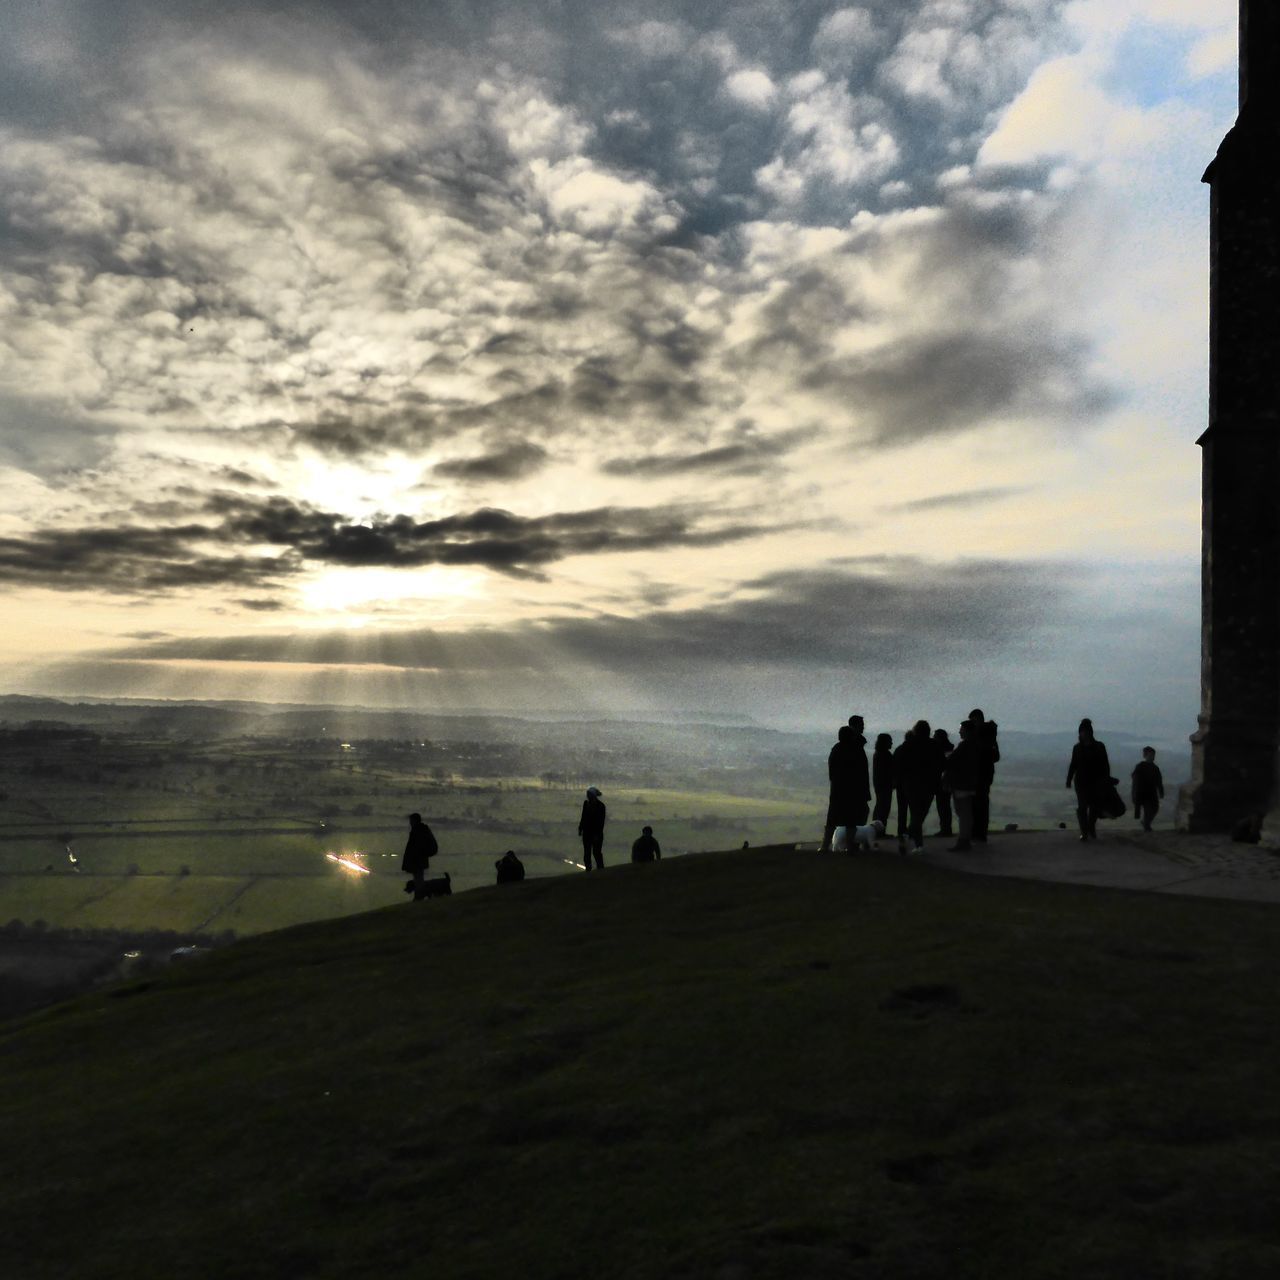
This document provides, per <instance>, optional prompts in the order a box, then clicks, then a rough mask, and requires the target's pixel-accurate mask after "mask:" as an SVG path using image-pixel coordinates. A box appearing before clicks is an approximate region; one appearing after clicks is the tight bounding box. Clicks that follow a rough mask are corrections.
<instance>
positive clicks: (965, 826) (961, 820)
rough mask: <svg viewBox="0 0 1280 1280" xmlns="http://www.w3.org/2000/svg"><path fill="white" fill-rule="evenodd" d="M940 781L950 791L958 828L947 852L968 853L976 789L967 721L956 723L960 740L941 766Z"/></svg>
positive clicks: (973, 749)
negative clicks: (958, 725)
mask: <svg viewBox="0 0 1280 1280" xmlns="http://www.w3.org/2000/svg"><path fill="white" fill-rule="evenodd" d="M942 783H943V786H945V787H946V788H947V789H948V790H949V791H950V792H951V800H952V802H953V803H954V805H955V809H956V826H957V828H958V831H957V833H956V842H955V844H953V845H950V846H949V847H948V849H947V852H948V853H968V852H969V850H971V849H972V848H973V843H972V841H973V797H974V793H975V792H976V791H977V789H978V753H977V749H976V747H975V746H974V742H973V725H972V724H971V723H970V722H969V721H968V720H966V721H965V722H964V723H963V724H962V725H961V726H960V741H959V742H958V743H957V744H956V746H955V748H954V750H953V751H952V752H951V754H950V755H949V756H948V757H947V759H946V763H945V764H944V766H943V774H942ZM939 794H941V792H939Z"/></svg>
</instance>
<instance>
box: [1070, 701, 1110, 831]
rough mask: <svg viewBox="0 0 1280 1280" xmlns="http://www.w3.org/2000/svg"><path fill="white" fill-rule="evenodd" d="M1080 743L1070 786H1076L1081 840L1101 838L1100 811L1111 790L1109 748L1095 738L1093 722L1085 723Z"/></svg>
mask: <svg viewBox="0 0 1280 1280" xmlns="http://www.w3.org/2000/svg"><path fill="white" fill-rule="evenodd" d="M1079 738H1080V740H1079V742H1077V743H1076V745H1075V746H1074V747H1072V748H1071V765H1070V767H1069V768H1068V769H1067V786H1071V785H1073V784H1074V785H1075V789H1076V821H1077V822H1078V823H1079V824H1080V839H1081V840H1096V839H1097V838H1098V810H1099V808H1100V806H1101V804H1102V802H1103V800H1104V799H1105V798H1106V795H1107V792H1108V791H1109V790H1110V788H1111V762H1110V761H1109V760H1108V759H1107V749H1106V747H1105V746H1103V744H1102V743H1101V742H1099V741H1098V740H1097V738H1095V737H1094V736H1093V721H1092V720H1081V721H1080V730H1079Z"/></svg>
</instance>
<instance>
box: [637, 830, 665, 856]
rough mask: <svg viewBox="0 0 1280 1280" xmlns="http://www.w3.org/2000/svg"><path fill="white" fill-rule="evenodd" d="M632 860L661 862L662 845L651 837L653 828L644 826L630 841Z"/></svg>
mask: <svg viewBox="0 0 1280 1280" xmlns="http://www.w3.org/2000/svg"><path fill="white" fill-rule="evenodd" d="M631 861H632V862H661V861H662V846H661V845H660V844H659V843H658V842H657V841H656V840H655V839H654V838H653V828H652V827H645V828H644V830H643V831H641V833H640V834H639V835H638V836H637V837H636V838H635V839H634V840H633V841H632V842H631Z"/></svg>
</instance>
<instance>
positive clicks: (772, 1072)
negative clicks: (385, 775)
mask: <svg viewBox="0 0 1280 1280" xmlns="http://www.w3.org/2000/svg"><path fill="white" fill-rule="evenodd" d="M1277 923H1280V917H1278V916H1277V915H1276V913H1275V911H1274V909H1273V908H1266V907H1258V906H1252V905H1249V904H1237V903H1227V902H1211V901H1201V900H1194V899H1182V898H1175V897H1155V896H1150V897H1143V896H1140V895H1135V894H1127V893H1118V892H1109V891H1101V890H1090V889H1080V888H1073V887H1066V886H1054V885H1044V884H1025V883H1019V882H1015V881H1002V880H995V879H987V878H984V877H976V876H975V877H967V876H963V875H958V874H948V873H945V872H940V871H937V870H935V869H931V868H928V867H925V866H921V865H919V864H917V863H911V862H906V861H903V860H899V859H894V858H892V857H888V856H885V857H879V856H877V857H869V858H865V859H861V860H852V859H845V858H838V857H829V856H828V857H825V858H824V857H821V856H819V855H816V854H807V853H797V852H794V851H788V850H784V849H760V850H751V851H747V852H735V853H732V854H710V855H704V856H701V857H691V858H685V859H680V860H676V861H670V862H665V863H662V864H659V865H657V866H651V867H630V866H624V867H618V868H616V869H613V868H611V869H609V870H607V871H606V872H605V873H604V874H602V875H592V876H578V877H573V878H567V879H559V880H543V881H531V882H526V883H525V884H523V885H516V886H504V887H503V888H501V889H497V888H494V889H486V890H479V891H477V892H475V893H470V894H466V895H462V896H459V897H455V898H453V899H451V900H448V899H446V900H443V901H434V902H429V903H422V904H407V903H406V904H402V905H399V906H396V907H393V908H389V909H385V910H381V911H376V912H372V913H369V914H366V915H362V916H357V917H351V918H347V919H343V920H337V921H328V922H325V923H322V924H314V925H305V926H302V927H299V928H295V929H291V930H288V931H285V932H281V933H275V934H269V935H263V936H260V937H257V938H253V939H250V940H248V941H245V942H241V943H238V944H236V945H235V946H233V947H230V948H228V949H226V950H225V951H220V952H217V953H215V954H213V955H211V956H209V957H207V958H203V959H200V960H196V961H192V962H189V963H187V964H185V965H175V966H174V967H173V968H172V969H171V970H168V971H166V972H165V973H163V974H162V975H160V976H159V977H158V978H155V979H152V980H149V981H144V982H137V983H134V984H132V985H126V986H123V987H120V988H117V989H115V990H113V991H110V992H105V993H100V994H97V995H94V996H91V997H86V998H84V999H82V1000H79V1001H76V1002H72V1003H69V1004H67V1005H63V1006H59V1007H57V1008H55V1009H52V1010H49V1011H47V1012H45V1013H43V1014H40V1015H37V1016H35V1017H32V1018H30V1019H28V1020H26V1021H25V1022H21V1023H18V1024H14V1025H11V1026H9V1027H8V1028H5V1029H4V1030H3V1031H2V1032H0V1133H3V1134H4V1135H5V1137H4V1145H5V1148H6V1153H7V1158H6V1161H5V1163H6V1170H7V1173H8V1174H9V1177H8V1179H7V1180H8V1182H9V1183H10V1190H9V1193H8V1194H7V1196H6V1197H5V1201H4V1204H3V1208H2V1209H0V1232H2V1234H0V1238H2V1239H3V1240H4V1255H5V1259H6V1261H5V1268H4V1270H5V1274H6V1275H7V1276H12V1277H15V1278H16V1280H41V1278H43V1277H55V1276H56V1277H65V1276H68V1275H75V1276H76V1277H78V1280H107V1278H115V1277H121V1278H123V1277H129V1278H130V1280H147V1278H149V1277H153V1276H154V1277H164V1276H171V1275H182V1276H184V1277H188V1278H191V1277H206V1276H207V1277H227V1276H236V1277H243V1278H251V1277H268V1276H270V1277H276V1276H284V1275H288V1276H292V1277H344V1278H345V1277H379V1278H380V1280H385V1278H386V1277H396V1276H418V1275H423V1276H427V1275H429V1276H433V1277H439V1276H450V1277H485V1278H489V1277H495V1276H506V1275H516V1276H521V1277H530V1278H538V1277H553V1276H554V1277H566V1276H577V1275H592V1276H596V1275H602V1276H609V1277H619V1278H622V1280H627V1278H629V1277H676V1278H679V1277H702V1276H710V1277H724V1278H725V1280H730V1278H732V1277H788V1280H792V1278H794V1277H804V1278H806V1280H807V1278H810V1277H818V1278H821V1277H827V1276H832V1277H835V1276H839V1277H877V1278H880V1277H888V1278H897V1277H902V1278H903V1280H907V1278H912V1280H929V1278H931V1277H948V1278H951V1277H979V1276H982V1277H1003V1276H1011V1277H1012V1276H1016V1277H1019V1278H1020V1280H1021V1278H1023V1277H1026V1278H1030V1280H1037V1278H1041V1277H1068V1276H1070V1277H1077V1276H1081V1275H1087V1276H1089V1277H1091V1278H1092V1280H1098V1278H1099V1277H1125V1280H1132V1278H1133V1277H1145V1276H1161V1277H1200V1276H1204V1277H1208V1276H1231V1277H1233V1280H1246V1278H1248V1277H1254V1276H1257V1277H1262V1276H1268V1277H1271V1276H1274V1275H1275V1274H1277V1273H1280V1233H1278V1231H1277V1227H1276V1215H1275V1206H1276V1204H1277V1203H1278V1202H1280V1168H1278V1167H1277V1159H1276V1155H1277V1136H1278V1135H1280V1091H1278V1090H1277V1089H1276V1085H1275V1066H1276V1062H1277V1050H1278V1049H1280V1026H1278V1025H1277V1020H1276V1018H1275V1016H1274V1014H1275V1010H1274V997H1275V992H1276V991H1277V990H1280V982H1278V978H1280V972H1278V971H1280V945H1278V944H1277V941H1276V938H1277V933H1276V926H1277ZM15 1175H17V1176H15Z"/></svg>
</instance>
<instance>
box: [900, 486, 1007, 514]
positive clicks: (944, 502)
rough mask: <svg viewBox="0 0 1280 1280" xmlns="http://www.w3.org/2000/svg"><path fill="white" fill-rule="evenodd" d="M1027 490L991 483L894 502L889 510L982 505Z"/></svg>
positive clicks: (922, 509)
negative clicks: (989, 486) (966, 489)
mask: <svg viewBox="0 0 1280 1280" xmlns="http://www.w3.org/2000/svg"><path fill="white" fill-rule="evenodd" d="M1028 492H1030V488H1029V486H1027V485H1013V484H1007V485H993V486H992V487H991V488H988V489H970V490H968V491H966V492H964V493H939V494H935V495H933V496H932V497H929V498H915V499H913V500H912V501H910V502H895V503H893V504H892V505H891V506H890V507H889V510H890V511H906V512H913V511H940V510H947V509H964V508H967V507H984V506H986V505H988V504H989V503H992V502H1002V501H1003V500H1004V499H1005V498H1014V497H1017V496H1018V495H1019V494H1022V493H1028Z"/></svg>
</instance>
